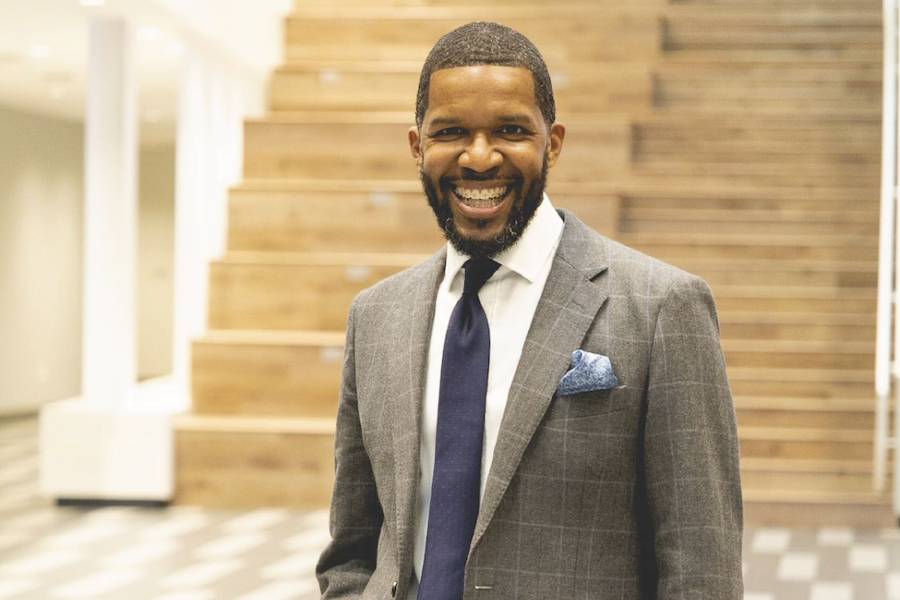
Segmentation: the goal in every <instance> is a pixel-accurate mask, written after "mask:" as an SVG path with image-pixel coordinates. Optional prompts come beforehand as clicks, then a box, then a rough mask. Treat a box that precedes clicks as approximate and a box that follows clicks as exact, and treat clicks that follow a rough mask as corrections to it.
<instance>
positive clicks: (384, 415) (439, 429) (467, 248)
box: [316, 22, 743, 600]
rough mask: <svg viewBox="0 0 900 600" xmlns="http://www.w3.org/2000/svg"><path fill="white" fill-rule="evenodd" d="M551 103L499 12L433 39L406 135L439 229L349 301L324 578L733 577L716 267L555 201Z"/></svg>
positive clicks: (506, 593)
mask: <svg viewBox="0 0 900 600" xmlns="http://www.w3.org/2000/svg"><path fill="white" fill-rule="evenodd" d="M555 113H556V110H555V103H554V99H553V89H552V85H551V83H550V77H549V75H548V72H547V67H546V65H545V64H544V62H543V60H542V58H541V56H540V53H539V52H538V50H537V49H536V48H535V47H534V45H533V44H532V43H531V42H530V41H528V39H526V38H525V37H524V36H522V35H521V34H519V33H517V32H515V31H513V30H512V29H509V28H508V27H505V26H502V25H499V24H495V23H481V22H479V23H470V24H468V25H465V26H463V27H460V28H459V29H456V30H454V31H452V32H450V33H448V34H447V35H445V36H444V37H443V38H441V39H440V40H439V41H438V42H437V44H436V45H435V47H434V48H433V49H432V51H431V53H430V54H429V56H428V58H427V60H426V62H425V65H424V67H423V69H422V73H421V77H420V82H419V91H418V97H417V102H416V125H415V126H414V127H412V128H411V129H410V131H409V145H410V149H411V152H412V155H413V157H414V158H415V160H416V164H417V166H418V170H419V176H420V178H421V181H422V186H423V189H424V191H425V195H426V197H427V199H428V203H429V205H430V206H431V209H432V210H433V211H434V214H435V216H436V217H437V222H438V225H439V226H440V227H441V229H442V230H443V231H444V233H445V235H446V237H447V240H448V244H447V246H446V247H445V248H443V249H442V250H441V251H440V252H438V253H437V254H435V255H434V256H432V257H431V258H430V259H429V260H427V261H426V262H424V263H422V264H420V265H417V266H415V267H413V268H411V269H408V270H406V271H404V272H402V273H399V274H398V275H396V276H394V277H391V278H389V279H387V280H385V281H383V282H381V283H379V284H378V285H376V286H374V287H373V288H370V289H368V290H365V291H364V292H362V293H361V294H360V295H359V296H358V297H357V299H356V300H355V301H354V303H353V306H352V308H351V312H350V318H349V321H348V329H347V346H346V355H345V362H344V372H343V384H342V391H341V400H340V406H339V412H338V421H337V432H336V446H335V464H336V474H335V488H334V495H333V500H332V509H331V535H332V541H331V543H330V544H329V545H328V547H327V548H326V549H325V551H324V552H323V553H322V556H321V557H320V560H319V564H318V565H317V569H316V570H317V575H318V578H319V582H320V587H321V590H322V597H323V598H386V597H392V598H394V597H399V598H406V599H414V598H418V599H419V600H460V599H461V598H465V599H467V600H468V599H472V600H475V599H479V600H480V599H507V598H509V599H532V598H533V599H536V600H537V599H541V600H544V599H547V598H556V599H560V600H570V599H574V598H589V599H591V600H600V599H604V598H609V599H612V598H615V599H618V600H649V599H654V600H675V599H678V600H688V599H691V600H694V599H696V600H700V599H705V600H739V599H740V598H742V596H743V591H742V587H743V586H742V579H741V535H742V505H741V490H740V477H739V470H738V441H737V434H736V425H735V415H734V407H733V404H732V400H731V395H730V391H729V386H728V381H727V377H726V374H725V365H724V361H723V357H722V352H721V349H720V345H719V336H718V322H717V318H716V312H715V306H714V303H713V300H712V296H711V294H710V292H709V288H708V287H707V286H706V284H705V283H704V282H703V281H702V280H700V279H699V278H697V277H694V276H692V275H689V274H688V273H685V272H683V271H680V270H678V269H676V268H674V267H671V266H668V265H666V264H664V263H661V262H659V261H656V260H654V259H652V258H650V257H647V256H645V255H642V254H640V253H638V252H635V251H634V250H631V249H629V248H626V247H625V246H622V245H621V244H617V243H615V242H613V241H611V240H609V239H607V238H604V237H603V236H601V235H599V234H598V233H596V232H594V231H593V230H591V229H590V228H588V227H587V226H586V225H584V224H583V223H582V222H581V221H580V220H578V218H577V217H576V216H575V215H574V214H572V213H570V212H568V211H563V210H556V209H554V207H553V206H552V204H551V202H550V199H549V198H548V197H547V195H546V194H545V192H544V188H545V185H546V181H547V175H548V171H549V170H550V169H552V168H553V166H554V165H555V164H556V163H557V161H558V160H560V156H561V152H562V149H563V142H564V140H565V133H566V130H565V127H564V126H563V125H562V124H560V123H557V122H556V114H555Z"/></svg>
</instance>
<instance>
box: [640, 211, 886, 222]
mask: <svg viewBox="0 0 900 600" xmlns="http://www.w3.org/2000/svg"><path fill="white" fill-rule="evenodd" d="M623 213H624V214H623V217H624V219H625V220H627V221H635V222H636V224H640V223H641V222H643V221H656V220H661V221H692V222H697V221H702V222H710V221H715V222H740V223H747V222H752V223H770V222H776V223H777V222H781V223H783V222H785V221H790V222H796V223H797V224H801V225H804V224H809V223H833V224H838V225H841V224H844V223H848V222H849V223H867V224H868V223H870V224H873V225H875V224H877V223H878V213H877V212H876V211H875V210H873V209H864V208H863V209H856V210H846V211H838V210H811V209H777V210H772V209H769V210H766V209H759V208H732V209H715V208H691V207H684V208H627V207H626V208H625V209H624V210H623Z"/></svg>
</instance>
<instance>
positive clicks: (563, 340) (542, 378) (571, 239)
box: [470, 211, 607, 553]
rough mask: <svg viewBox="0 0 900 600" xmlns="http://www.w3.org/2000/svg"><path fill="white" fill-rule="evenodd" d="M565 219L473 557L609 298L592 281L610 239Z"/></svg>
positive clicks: (503, 427) (602, 266) (503, 429)
mask: <svg viewBox="0 0 900 600" xmlns="http://www.w3.org/2000/svg"><path fill="white" fill-rule="evenodd" d="M560 214H561V216H562V217H563V219H564V220H565V228H564V229H563V234H562V238H561V240H560V244H559V248H558V249H557V253H556V256H555V257H554V260H553V265H552V267H551V269H550V274H549V275H548V277H547V283H546V284H545V286H544V291H543V293H542V295H541V299H540V301H539V302H538V306H537V309H536V311H535V314H534V318H533V320H532V323H531V328H530V329H529V331H528V337H527V338H526V340H525V346H524V348H523V349H522V357H521V359H520V360H519V366H518V367H517V369H516V374H515V377H514V378H513V382H512V386H511V387H510V392H509V398H508V400H507V404H506V410H505V412H504V413H503V420H502V421H501V423H500V432H499V435H498V438H497V445H496V447H495V449H494V457H493V460H492V462H491V469H490V472H489V475H488V478H487V483H486V488H485V491H484V497H483V499H482V503H481V510H480V512H479V514H478V521H477V523H476V525H475V534H474V536H473V538H472V544H471V547H470V553H471V549H474V548H475V546H476V544H477V543H478V541H479V540H480V539H481V536H482V534H483V533H484V531H485V529H487V526H488V524H489V523H490V520H491V518H492V517H493V515H494V512H495V511H496V509H497V506H498V505H499V504H500V500H501V499H502V498H503V494H504V493H505V492H506V489H507V487H508V485H509V482H510V481H511V480H512V477H513V475H514V474H515V472H516V469H517V468H518V466H519V463H520V461H521V459H522V455H523V453H524V452H525V448H526V447H527V446H528V444H529V442H530V441H531V438H532V436H533V435H534V432H535V430H536V429H537V427H538V425H539V424H540V422H541V419H543V417H544V413H545V412H546V410H547V407H548V406H549V404H550V400H551V399H552V397H553V394H554V392H555V391H556V387H557V385H558V384H559V380H560V379H561V378H562V376H563V374H564V373H565V372H566V370H567V369H568V367H569V364H570V359H571V355H572V352H573V351H574V350H577V349H578V348H579V346H580V345H581V341H582V340H583V339H584V336H585V334H586V333H587V330H588V328H589V327H590V326H591V323H593V321H594V317H595V316H596V314H597V312H598V311H599V310H600V307H601V306H603V303H604V302H605V301H606V298H607V286H606V283H607V282H606V279H605V278H600V279H599V280H598V281H597V282H594V281H592V280H593V279H594V278H595V277H596V276H597V275H598V274H599V273H601V272H603V271H605V270H606V268H607V249H606V243H605V241H604V239H603V238H601V237H600V236H598V235H597V234H596V233H594V232H593V231H592V230H590V229H589V228H588V227H587V226H586V225H584V224H583V223H582V222H581V221H579V220H578V219H577V218H576V217H575V216H574V215H572V214H571V213H569V212H567V211H560Z"/></svg>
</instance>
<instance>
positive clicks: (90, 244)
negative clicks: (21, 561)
mask: <svg viewBox="0 0 900 600" xmlns="http://www.w3.org/2000/svg"><path fill="white" fill-rule="evenodd" d="M89 28H90V29H89V52H88V57H89V64H88V73H87V82H88V87H87V94H86V97H87V102H86V106H85V110H86V114H85V205H84V209H85V210H84V323H83V336H84V342H83V358H82V360H83V364H82V373H83V379H82V395H81V396H80V397H76V398H68V399H65V400H59V401H57V402H51V403H49V404H46V405H45V406H44V407H42V409H41V417H40V436H39V448H40V486H41V491H42V492H43V494H44V495H46V496H52V497H56V498H65V499H82V500H154V501H165V500H168V499H169V498H171V497H172V494H173V490H174V475H173V462H174V460H173V437H172V415H174V414H177V413H178V412H180V411H181V410H183V405H184V401H183V398H182V395H181V394H180V393H179V390H178V388H177V387H174V388H173V387H172V386H168V385H167V384H166V382H165V381H157V382H148V383H146V384H142V385H140V386H139V385H138V384H137V382H136V376H135V375H136V370H137V369H136V360H137V359H136V356H137V345H136V343H135V340H136V337H137V334H136V331H137V323H136V317H135V315H136V310H135V304H136V294H137V283H136V268H137V264H136V262H137V248H136V240H137V185H136V180H137V152H138V134H137V110H136V109H137V106H136V103H137V102H136V95H135V83H136V82H135V78H136V74H135V68H134V64H133V62H132V55H131V32H130V27H129V25H128V23H127V22H126V21H125V20H123V19H119V18H112V17H99V16H98V17H96V18H95V19H94V20H92V21H91V23H90V25H89Z"/></svg>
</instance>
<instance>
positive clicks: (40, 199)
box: [0, 0, 900, 600]
mask: <svg viewBox="0 0 900 600" xmlns="http://www.w3.org/2000/svg"><path fill="white" fill-rule="evenodd" d="M472 20H494V21H499V22H502V23H505V24H508V25H510V26H512V27H514V28H516V29H519V30H520V31H522V32H523V33H525V34H526V35H528V36H529V37H530V38H531V39H532V40H533V41H534V42H535V43H536V45H537V46H538V47H539V48H540V49H541V51H542V53H543V54H544V56H545V59H546V60H547V63H548V66H549V68H550V71H551V74H552V77H553V81H554V86H555V92H556V98H557V106H558V118H559V120H560V121H562V122H564V123H566V125H567V126H568V135H567V139H566V147H565V151H564V153H563V156H562V158H561V161H560V163H559V165H558V166H557V168H555V169H554V170H553V171H552V172H551V174H550V185H549V188H548V192H549V194H550V196H551V197H552V199H553V202H554V204H555V205H557V206H561V207H566V208H570V209H571V210H573V211H575V212H576V214H578V215H579V216H580V217H581V218H582V219H583V220H585V221H586V222H587V223H588V224H589V225H591V226H593V227H594V228H596V229H597V230H599V231H601V232H602V233H604V234H606V235H608V236H610V237H613V238H615V239H618V240H620V241H622V242H624V243H626V244H628V245H631V246H633V247H635V248H637V249H639V250H641V251H644V252H646V253H648V254H651V255H653V256H656V257H658V258H660V259H662V260H665V261H667V262H671V263H673V264H676V265H678V266H680V267H683V268H684V269H686V270H689V271H691V272H694V273H697V274H699V275H701V276H702V277H704V278H705V279H706V280H707V281H708V282H709V283H710V285H711V287H712V289H713V292H714V294H715V297H716V301H717V304H718V309H719V319H720V322H721V332H722V344H723V348H724V350H725V353H726V358H727V362H728V368H729V378H730V381H731V385H732V390H733V395H734V402H735V407H736V409H737V414H738V424H739V433H740V437H741V447H742V478H743V485H744V503H745V520H746V525H747V530H746V535H745V548H744V550H745V565H744V571H745V588H746V590H747V594H746V596H745V597H746V599H747V600H772V599H775V598H779V599H784V600H794V599H798V600H801V599H802V600H806V599H807V598H809V599H810V600H852V599H856V600H879V599H881V598H888V599H900V531H898V530H897V523H898V521H897V515H898V514H900V503H898V501H897V498H898V496H900V494H897V493H896V492H895V491H894V490H895V488H894V485H895V481H896V479H897V478H896V477H894V473H895V464H896V463H895V461H894V458H893V455H894V453H895V448H896V447H897V442H896V437H895V432H896V431H897V427H896V425H895V423H894V419H895V416H896V415H897V411H895V410H893V408H892V406H893V404H894V402H895V400H894V397H895V390H894V388H895V379H896V366H895V354H896V353H895V352H894V350H893V348H894V347H895V346H896V345H897V344H896V343H895V338H894V336H895V334H896V333H897V331H898V328H896V327H895V325H894V321H895V318H894V305H895V302H894V300H895V295H896V294H895V285H896V282H895V279H896V277H895V275H894V272H895V254H896V252H895V235H894V230H895V220H896V214H895V212H896V210H895V206H896V203H895V200H896V177H897V174H896V164H897V160H896V159H897V150H896V148H897V144H896V136H897V118H896V114H897V83H896V78H897V69H896V63H897V42H896V30H897V6H896V2H895V0H885V1H884V2H878V1H877V0H740V1H739V0H630V1H629V2H627V3H623V2H616V1H613V0H566V1H565V2H563V3H561V4H555V5H553V6H548V5H546V4H544V3H538V2H534V1H530V0H491V1H488V2H485V1H480V2H476V1H475V0H393V1H391V0H382V1H378V0H255V1H254V2H238V1H230V2H221V1H220V2H212V1H211V0H210V1H207V0H105V1H104V0H80V1H79V0H31V1H29V2H27V3H25V2H13V1H11V0H0V333H2V334H0V599H4V598H28V599H45V598H48V599H49V598H92V599H110V600H111V599H129V600H132V599H143V598H148V599H157V600H160V599H165V600H198V599H207V598H228V599H231V598H239V599H241V600H269V599H271V600H278V599H282V598H316V597H318V594H317V591H316V590H317V586H316V584H315V581H314V578H313V576H312V568H313V565H314V563H315V560H316V557H317V555H318V552H319V551H320V550H321V548H322V547H324V544H325V543H326V542H327V539H328V537H327V513H326V512H325V509H327V506H328V503H329V499H330V493H331V484H332V481H333V474H332V471H333V452H332V447H333V443H334V442H333V433H334V417H335V414H336V407H337V397H338V391H339V384H340V368H341V362H342V355H343V347H342V346H343V339H344V332H343V328H344V323H345V320H346V314H347V310H348V308H349V305H350V301H351V299H352V298H353V296H354V295H355V294H356V293H357V292H358V291H359V290H360V289H362V288H364V287H367V286H369V285H372V284H374V283H375V282H377V281H378V280H380V279H382V278H384V277H386V276H388V275H390V274H392V273H395V272H397V271H399V270H401V269H403V268H406V267H408V266H411V265H413V264H415V263H416V262H419V261H420V260H423V259H424V258H425V257H426V256H428V255H429V254H431V253H432V252H433V251H434V250H436V249H437V248H438V247H439V246H440V245H441V243H442V238H441V236H440V234H439V232H438V230H437V228H436V227H435V225H434V222H433V216H432V213H431V211H430V209H428V208H427V205H426V203H425V201H424V198H423V197H422V194H421V191H420V186H419V183H418V181H417V174H416V171H415V166H414V163H413V161H412V159H411V158H409V153H408V149H407V143H406V129H407V128H408V127H409V126H410V125H411V124H413V123H414V114H413V110H414V106H413V105H414V101H415V93H416V86H417V80H418V73H419V70H420V68H421V64H422V61H423V60H424V57H425V55H426V54H427V52H428V50H429V49H430V47H431V46H432V44H433V43H434V42H435V41H436V40H437V38H438V37H440V35H442V34H443V33H445V32H447V31H449V30H450V29H452V28H454V27H455V26H457V25H460V24H463V23H465V22H468V21H472ZM885 57H887V60H885Z"/></svg>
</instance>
